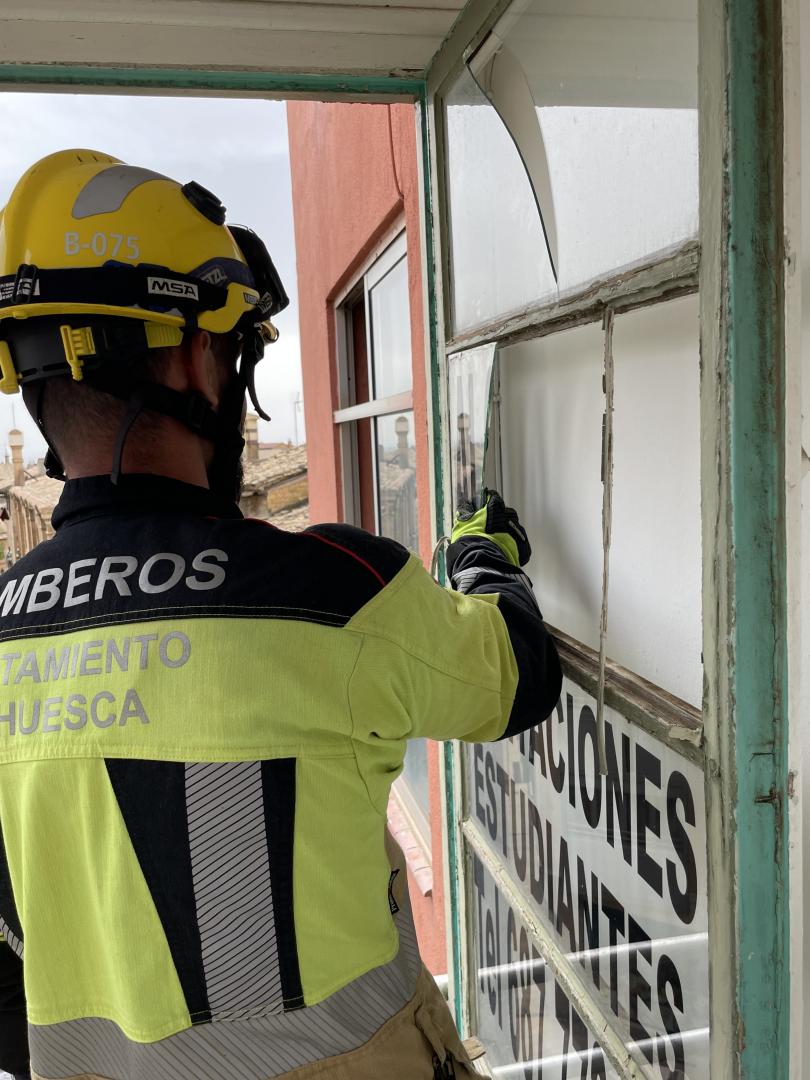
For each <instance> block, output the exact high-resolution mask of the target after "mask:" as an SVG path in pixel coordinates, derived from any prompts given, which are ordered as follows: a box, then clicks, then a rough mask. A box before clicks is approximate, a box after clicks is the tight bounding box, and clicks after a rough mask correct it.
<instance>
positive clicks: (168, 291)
mask: <svg viewBox="0 0 810 1080" xmlns="http://www.w3.org/2000/svg"><path fill="white" fill-rule="evenodd" d="M146 287H147V290H148V291H149V292H150V293H155V294H157V295H158V296H182V297H184V298H186V299H189V300H199V298H200V293H199V290H198V289H197V286H196V285H192V284H191V282H190V281H175V280H174V278H165V277H150V278H147V283H146Z"/></svg>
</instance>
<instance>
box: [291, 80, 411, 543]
mask: <svg viewBox="0 0 810 1080" xmlns="http://www.w3.org/2000/svg"><path fill="white" fill-rule="evenodd" d="M287 125H288V130H289V141H290V166H291V171H292V187H293V211H294V214H295V247H296V260H297V269H298V303H299V310H300V321H301V369H302V376H303V383H304V412H305V416H306V429H307V445H308V449H309V453H308V459H309V483H310V489H309V491H310V494H309V498H310V518H311V520H312V521H313V522H317V521H335V520H340V519H341V518H342V516H343V508H342V484H341V472H340V446H339V441H338V432H337V429H336V428H335V425H334V424H333V423H332V413H333V412H334V410H335V408H336V407H337V345H336V341H335V313H334V299H335V297H336V296H337V295H338V294H339V293H340V292H341V291H342V290H343V289H345V288H346V287H347V286H348V285H351V284H352V281H353V280H354V279H355V278H356V277H357V275H358V272H359V270H360V269H361V268H362V266H363V263H364V262H365V261H366V259H367V258H368V257H369V255H370V254H371V253H372V252H373V251H374V249H375V247H376V246H377V244H378V243H379V242H380V240H381V239H382V238H383V237H384V236H385V235H386V234H387V233H389V232H390V230H391V229H392V228H393V227H394V226H395V225H396V224H397V222H401V223H402V224H403V225H404V227H405V230H406V233H407V239H408V276H409V280H410V287H411V343H412V351H413V396H414V426H415V436H416V471H417V477H416V479H417V490H418V492H419V545H420V549H421V553H422V556H423V558H425V559H428V558H429V556H430V549H431V535H430V502H429V500H430V482H429V458H428V454H429V445H428V438H427V385H426V379H425V321H424V305H423V302H422V253H421V244H420V223H419V200H420V192H419V180H418V164H417V156H416V153H417V151H416V114H415V111H414V106H412V105H363V104H356V105H349V104H344V103H340V104H327V103H323V102H317V101H291V102H288V104H287Z"/></svg>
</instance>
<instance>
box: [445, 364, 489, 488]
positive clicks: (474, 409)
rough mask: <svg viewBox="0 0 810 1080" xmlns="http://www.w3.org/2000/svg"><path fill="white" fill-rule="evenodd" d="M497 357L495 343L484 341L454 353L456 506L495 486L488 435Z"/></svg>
mask: <svg viewBox="0 0 810 1080" xmlns="http://www.w3.org/2000/svg"><path fill="white" fill-rule="evenodd" d="M494 359H495V346H494V345H482V346H481V347H480V348H478V349H468V350H467V351H466V352H463V353H457V354H456V355H455V356H451V357H450V364H449V379H450V452H451V454H452V460H453V508H454V509H455V508H456V507H457V506H458V504H459V502H461V501H462V500H464V499H467V500H471V501H474V500H475V499H476V498H477V497H478V496H480V494H481V491H482V489H483V488H484V487H485V486H487V485H489V486H490V487H494V486H495V480H494V472H493V464H494V463H493V461H492V457H493V454H494V451H495V447H494V446H490V444H489V440H488V438H487V425H488V423H489V422H490V420H491V417H490V412H491V408H490V402H491V396H492V380H493V361H494ZM485 473H486V475H485Z"/></svg>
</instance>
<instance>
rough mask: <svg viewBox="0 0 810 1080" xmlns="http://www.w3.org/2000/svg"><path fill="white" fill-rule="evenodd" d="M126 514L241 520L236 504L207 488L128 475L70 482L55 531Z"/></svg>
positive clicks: (56, 516) (55, 518)
mask: <svg viewBox="0 0 810 1080" xmlns="http://www.w3.org/2000/svg"><path fill="white" fill-rule="evenodd" d="M123 514H138V515H145V516H149V515H152V514H181V515H191V516H196V517H216V518H241V517H242V511H241V510H240V509H239V507H238V506H237V505H236V503H232V502H229V501H228V500H226V499H221V498H219V497H218V496H217V495H214V494H213V493H212V492H211V491H209V490H208V489H207V488H201V487H197V486H196V485H195V484H185V483H183V482H182V481H181V480H172V479H170V478H169V477H167V476H150V475H146V474H141V473H128V474H126V475H124V476H122V477H121V478H120V479H119V481H118V483H117V484H113V482H112V481H111V480H110V478H109V476H87V477H83V478H82V479H81V480H68V481H67V482H66V483H65V489H64V491H63V492H62V495H61V497H60V499H59V502H58V503H57V505H56V509H55V510H54V512H53V517H52V519H51V520H52V522H53V527H54V528H55V529H58V528H60V526H62V525H65V524H68V523H71V524H72V523H73V522H76V521H81V520H83V519H84V518H89V517H104V516H118V515H123Z"/></svg>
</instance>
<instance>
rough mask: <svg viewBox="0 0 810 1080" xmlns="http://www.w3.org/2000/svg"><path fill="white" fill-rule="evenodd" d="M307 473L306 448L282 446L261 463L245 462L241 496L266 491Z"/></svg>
mask: <svg viewBox="0 0 810 1080" xmlns="http://www.w3.org/2000/svg"><path fill="white" fill-rule="evenodd" d="M306 471H307V448H306V446H282V447H279V448H278V449H276V450H273V452H272V453H271V455H270V456H269V457H267V458H265V459H264V460H263V461H246V462H245V481H244V484H243V486H242V494H243V495H255V494H257V493H259V492H262V491H267V490H269V489H270V488H271V487H275V485H276V484H281V483H283V482H284V481H285V480H290V479H291V478H292V477H293V476H298V475H300V474H301V473H304V472H306Z"/></svg>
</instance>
